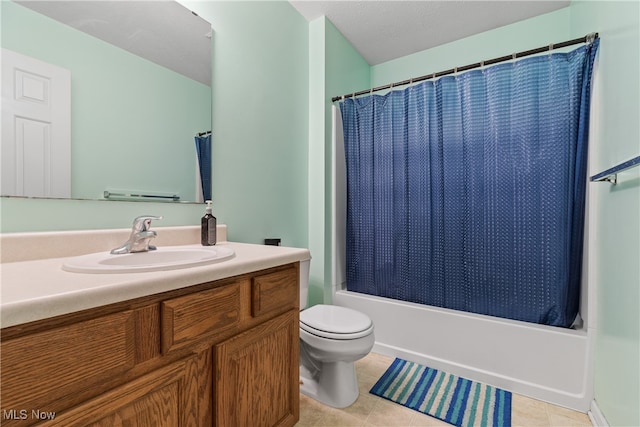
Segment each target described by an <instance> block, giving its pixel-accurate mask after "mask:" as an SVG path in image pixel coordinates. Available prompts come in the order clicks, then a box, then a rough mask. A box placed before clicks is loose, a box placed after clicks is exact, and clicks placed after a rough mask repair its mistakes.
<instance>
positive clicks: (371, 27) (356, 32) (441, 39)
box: [290, 0, 570, 65]
mask: <svg viewBox="0 0 640 427" xmlns="http://www.w3.org/2000/svg"><path fill="white" fill-rule="evenodd" d="M290 3H291V4H292V5H293V7H294V8H296V9H297V10H298V12H300V14H301V15H302V16H304V17H305V18H306V19H307V20H308V21H312V20H314V19H316V18H318V17H320V16H323V15H324V16H326V17H327V18H328V19H329V20H330V21H331V22H332V23H333V24H334V25H335V26H336V28H337V29H338V30H339V31H340V32H341V33H342V35H343V36H344V37H345V38H346V39H347V40H349V42H350V43H351V44H352V45H353V47H354V48H355V49H356V50H357V51H358V52H360V54H361V55H362V57H363V58H364V59H365V60H366V61H367V62H368V63H369V65H376V64H380V63H382V62H386V61H389V60H392V59H395V58H400V57H402V56H406V55H409V54H412V53H415V52H419V51H422V50H425V49H429V48H432V47H434V46H438V45H441V44H445V43H448V42H451V41H455V40H459V39H462V38H464V37H467V36H471V35H473V34H478V33H481V32H483V31H487V30H491V29H494V28H498V27H502V26H504V25H508V24H511V23H514V22H517V21H521V20H523V19H527V18H531V17H534V16H537V15H541V14H544V13H548V12H552V11H554V10H557V9H561V8H563V7H566V6H568V5H569V3H570V0H562V1H544V0H534V1H520V0H516V1H507V0H502V1H475V0H464V1H461V0H440V1H435V0H422V1H390V0H386V1H383V0H379V1H371V0H369V1H366V0H359V1H335V0H334V1H313V0H297V1H294V0H292V1H290Z"/></svg>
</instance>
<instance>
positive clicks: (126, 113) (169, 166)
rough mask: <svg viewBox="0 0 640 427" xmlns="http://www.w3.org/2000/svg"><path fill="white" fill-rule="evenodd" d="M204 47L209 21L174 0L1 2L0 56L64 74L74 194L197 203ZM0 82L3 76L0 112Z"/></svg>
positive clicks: (206, 111)
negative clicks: (67, 82)
mask: <svg viewBox="0 0 640 427" xmlns="http://www.w3.org/2000/svg"><path fill="white" fill-rule="evenodd" d="M211 46H212V45H211V25H210V24H209V23H208V22H206V21H205V20H203V19H202V18H200V17H198V16H197V15H195V14H194V13H192V12H191V11H189V10H188V9H186V8H185V7H184V6H182V5H181V4H179V3H178V2H174V1H89V2H87V1H8V0H5V1H2V48H3V63H4V62H5V61H4V60H5V58H4V56H5V52H6V51H10V52H15V53H17V54H19V55H24V56H25V57H28V58H34V59H36V60H37V61H42V62H43V63H46V64H52V65H54V66H56V67H61V68H63V69H66V70H68V72H69V75H70V93H69V94H70V150H69V156H70V161H69V163H70V194H69V197H70V198H74V199H103V198H105V191H110V192H111V193H110V194H111V198H113V197H114V196H113V195H114V193H115V194H116V196H115V199H119V196H117V194H118V193H119V192H124V193H125V194H126V193H129V194H133V195H134V197H133V199H134V200H138V199H139V200H153V201H158V200H163V199H162V198H160V199H158V198H155V196H161V197H164V196H169V197H168V198H167V199H166V200H169V201H179V202H196V201H201V200H202V191H201V189H200V188H199V184H200V176H199V168H198V160H197V155H196V147H195V141H194V138H195V136H196V135H198V134H200V133H205V132H209V131H210V130H211V117H212V115H211ZM7 56H8V54H7ZM3 67H4V65H3ZM38 85H39V83H35V84H34V85H33V86H34V87H35V86H38ZM4 86H5V80H4V73H3V110H5V108H4V107H5V98H4V97H5V87H4ZM25 87H27V89H26V90H25V91H28V90H30V89H29V86H28V85H27V86H25ZM3 114H4V113H3ZM4 120H5V118H4V117H3V122H4ZM3 127H4V123H3ZM14 136H15V135H14ZM12 138H13V136H12ZM5 139H7V141H5ZM8 140H9V138H5V134H4V131H3V144H5V143H8V142H11V143H14V142H13V141H8ZM4 161H5V160H3V162H4ZM43 173H50V171H49V172H47V171H44V172H43ZM2 193H3V194H2V195H3V196H7V195H15V194H8V193H7V192H6V191H5V190H4V189H3V191H2ZM140 195H142V196H146V195H150V196H152V198H151V199H147V198H145V197H137V196H140ZM173 196H176V197H173ZM125 198H126V196H125Z"/></svg>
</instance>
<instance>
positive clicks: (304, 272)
mask: <svg viewBox="0 0 640 427" xmlns="http://www.w3.org/2000/svg"><path fill="white" fill-rule="evenodd" d="M310 264H311V260H310V259H308V260H305V261H300V310H302V309H303V308H306V307H307V297H308V295H309V265H310Z"/></svg>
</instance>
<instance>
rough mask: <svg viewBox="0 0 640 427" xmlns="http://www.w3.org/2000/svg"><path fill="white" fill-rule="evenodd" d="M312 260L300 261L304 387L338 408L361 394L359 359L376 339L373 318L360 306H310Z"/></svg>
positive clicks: (321, 400)
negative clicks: (355, 308) (360, 310)
mask: <svg viewBox="0 0 640 427" xmlns="http://www.w3.org/2000/svg"><path fill="white" fill-rule="evenodd" d="M308 290H309V261H302V262H301V263H300V309H301V311H300V391H301V392H302V393H303V394H305V395H307V396H309V397H311V398H313V399H316V400H318V401H320V402H322V403H324V404H326V405H329V406H332V407H334V408H346V407H347V406H349V405H351V404H352V403H353V402H355V401H356V399H357V398H358V393H359V392H358V380H357V378H356V369H355V361H356V360H359V359H362V358H363V357H364V356H366V355H367V354H369V352H370V351H371V348H373V343H374V341H375V338H374V335H373V322H371V319H370V318H369V317H368V316H367V315H365V314H363V313H360V312H358V311H356V310H352V309H349V308H345V307H339V306H333V305H322V304H320V305H315V306H313V307H310V308H308V309H306V310H304V308H305V307H306V305H307V294H308Z"/></svg>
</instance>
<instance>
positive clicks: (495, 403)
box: [370, 359, 511, 427]
mask: <svg viewBox="0 0 640 427" xmlns="http://www.w3.org/2000/svg"><path fill="white" fill-rule="evenodd" d="M370 393H372V394H375V395H376V396H380V397H383V398H385V399H388V400H390V401H392V402H395V403H399V404H400V405H403V406H406V407H407V408H411V409H413V410H416V411H418V412H422V413H423V414H427V415H430V416H432V417H435V418H438V419H440V420H442V421H445V422H447V423H449V424H453V425H456V426H474V427H475V426H487V427H488V426H494V427H509V426H511V393H510V392H508V391H505V390H502V389H499V388H495V387H491V386H488V385H485V384H481V383H477V382H474V381H470V380H467V379H465V378H460V377H457V376H455V375H451V374H447V373H446V372H441V371H437V370H435V369H431V368H428V367H426V366H422V365H418V364H417V363H413V362H407V361H406V360H402V359H396V360H394V361H393V363H392V364H391V366H390V367H389V368H388V369H387V371H386V372H385V373H384V374H383V375H382V377H380V379H379V380H378V382H377V383H376V384H375V385H374V386H373V388H372V389H371V391H370Z"/></svg>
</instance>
